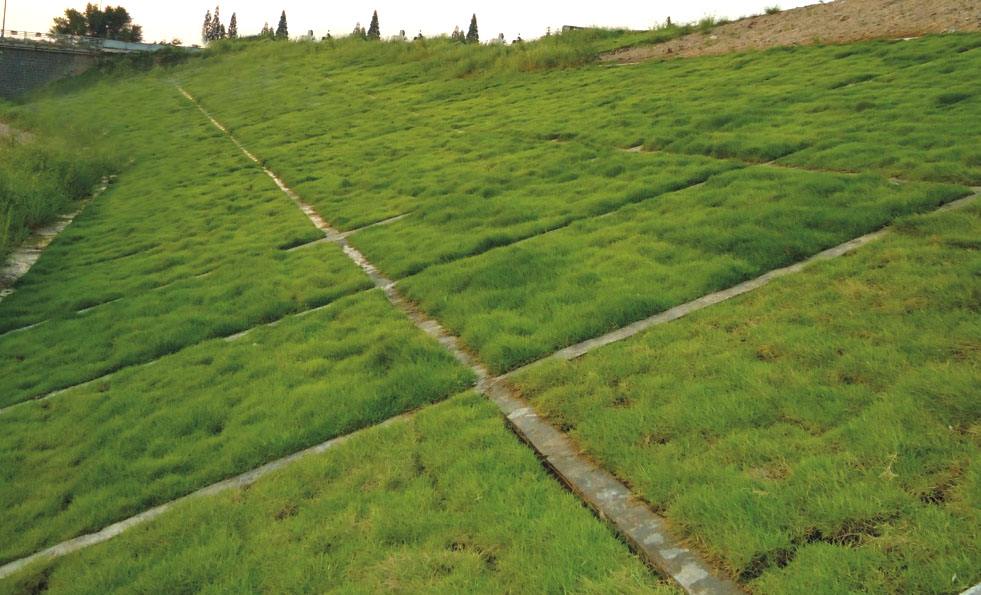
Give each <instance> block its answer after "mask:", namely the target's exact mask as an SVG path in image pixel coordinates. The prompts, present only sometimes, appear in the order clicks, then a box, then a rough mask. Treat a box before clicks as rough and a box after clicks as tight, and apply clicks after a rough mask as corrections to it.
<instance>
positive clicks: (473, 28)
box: [467, 14, 480, 43]
mask: <svg viewBox="0 0 981 595" xmlns="http://www.w3.org/2000/svg"><path fill="white" fill-rule="evenodd" d="M467 43H480V35H478V34H477V15H476V14H474V15H473V16H472V17H470V29H468V30H467Z"/></svg>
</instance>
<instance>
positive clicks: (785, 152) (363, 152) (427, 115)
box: [178, 34, 981, 227]
mask: <svg viewBox="0 0 981 595" xmlns="http://www.w3.org/2000/svg"><path fill="white" fill-rule="evenodd" d="M559 37H562V36H559ZM369 45H370V44H369ZM412 45H413V44H391V45H388V44H376V46H377V47H375V48H374V49H372V48H371V47H367V46H366V44H356V49H358V51H359V52H361V53H357V54H351V52H350V51H348V49H346V48H347V46H344V47H331V46H330V45H329V44H328V45H324V44H293V45H291V46H288V47H285V46H284V44H278V45H277V44H266V45H265V46H263V45H258V46H256V45H253V46H243V49H241V50H240V51H237V52H228V53H225V54H222V55H219V56H217V57H215V58H214V59H213V61H210V62H209V61H207V60H205V61H201V62H200V63H199V64H196V65H192V66H190V67H188V68H186V69H183V70H181V71H180V72H179V74H178V78H180V79H181V80H182V82H183V83H184V84H185V86H186V87H187V88H188V89H189V90H190V91H191V92H192V93H194V94H195V95H196V96H199V97H200V98H201V99H202V101H203V102H204V104H205V105H206V106H208V107H209V109H211V110H213V111H214V112H215V114H216V116H217V117H218V118H219V119H220V120H221V121H223V122H225V123H226V124H229V125H230V126H231V127H232V129H233V130H234V131H235V133H236V134H237V135H238V136H240V137H241V138H242V139H243V141H245V142H246V143H247V144H248V145H249V146H250V147H252V148H253V149H254V150H255V151H256V152H257V153H258V154H259V155H260V156H262V157H263V158H264V159H265V160H266V161H267V163H268V164H269V165H270V166H271V167H272V168H273V169H274V170H275V171H277V172H278V173H280V174H281V175H282V176H283V177H284V179H286V181H287V183H289V184H290V185H291V186H293V187H296V188H297V190H298V191H300V192H302V193H303V194H304V196H306V197H308V199H309V200H311V201H313V202H314V203H316V204H317V205H318V206H321V207H322V210H323V211H324V213H325V215H326V216H327V217H328V218H329V219H330V220H332V221H336V222H337V223H338V224H340V225H341V226H342V227H344V224H345V223H346V222H347V221H348V220H350V219H351V218H352V212H357V213H371V212H373V210H374V209H375V208H376V207H377V206H379V205H381V204H383V203H384V202H386V201H391V200H395V199H397V198H401V199H405V200H410V199H408V198H407V197H410V196H414V194H413V192H412V189H413V185H412V183H411V182H412V180H413V179H414V177H415V176H412V177H407V176H406V175H405V172H409V171H413V172H415V171H417V168H419V167H422V168H423V171H431V170H429V169H428V168H429V167H430V166H433V165H436V163H434V162H431V161H430V159H431V158H435V159H438V160H440V161H442V160H444V159H446V158H447V157H446V156H445V155H444V154H442V153H439V152H438V151H436V150H435V149H432V147H433V146H434V145H437V146H438V144H439V143H454V144H455V145H460V144H464V143H462V142H461V141H466V144H470V145H473V146H480V147H486V146H487V144H486V140H485V139H484V137H485V136H490V137H493V138H494V140H495V142H500V141H498V140H497V137H499V136H500V135H501V134H509V135H513V136H515V137H517V138H518V139H519V141H520V142H521V143H524V142H527V141H529V140H535V139H537V140H547V139H552V138H563V139H577V140H579V141H580V142H582V143H583V144H588V145H592V146H594V147H597V148H599V147H601V146H602V147H610V146H619V147H628V146H633V145H637V144H642V143H643V144H645V145H646V146H647V147H648V148H657V149H662V150H668V151H673V152H679V153H685V154H704V155H711V156H716V157H724V158H730V157H736V158H740V159H743V160H747V161H768V160H771V159H774V158H781V157H783V158H784V160H785V161H787V162H788V163H796V164H800V165H807V166H808V167H816V168H833V169H846V170H849V171H874V172H878V173H882V174H885V175H903V176H905V177H909V178H916V179H924V180H932V181H951V182H959V183H979V182H981V153H979V152H978V149H977V147H976V146H975V144H974V143H971V142H970V140H969V139H970V138H971V137H972V135H973V134H974V133H977V132H979V129H978V126H979V124H978V122H977V118H975V117H974V115H975V113H976V112H977V104H978V102H979V101H981V97H979V96H978V95H977V93H976V90H975V89H972V88H970V85H969V84H967V83H965V82H964V81H966V80H971V79H972V77H973V76H974V74H975V73H977V71H978V70H979V69H981V51H979V50H978V46H979V45H981V35H978V34H962V35H960V34H959V35H945V36H929V37H925V38H922V39H917V40H912V41H907V42H904V41H872V42H864V43H860V44H852V45H848V46H821V47H800V48H777V49H773V50H768V51H764V52H750V53H744V54H729V55H724V56H713V57H706V58H700V59H697V60H668V61H652V62H647V63H643V64H640V65H635V66H630V67H628V68H619V67H609V66H599V65H595V66H586V67H582V68H575V69H571V68H566V69H551V70H545V71H536V72H521V71H517V72H515V71H512V70H500V71H494V70H490V71H486V72H484V71H482V72H477V73H474V74H471V75H468V76H463V77H454V76H451V75H449V73H446V72H444V71H443V68H444V67H445V65H446V64H452V63H453V61H452V60H451V57H452V56H453V54H452V53H451V52H452V51H456V50H453V49H449V48H443V49H439V48H437V47H436V46H433V47H432V48H429V49H428V50H427V51H421V50H416V49H413V48H411V47H410V46H412ZM459 47H464V46H459ZM466 48H467V49H466V51H468V52H482V51H485V49H484V48H477V47H474V46H466ZM352 51H353V50H352ZM486 51H487V52H493V51H496V50H493V49H486ZM371 52H375V53H374V54H371ZM441 52H443V53H441ZM368 55H374V58H372V59H368V58H367V56H368ZM441 58H445V60H444V59H441ZM393 62H394V63H395V64H397V67H395V66H394V65H393ZM805 65H806V67H804V66H805ZM212 68H221V69H223V70H225V71H228V72H240V73H242V76H245V77H247V80H248V84H240V81H239V79H238V78H237V77H216V76H214V75H213V72H214V71H213V70H212ZM856 77H857V78H863V77H864V78H865V81H864V82H862V83H861V84H857V85H852V86H847V84H848V83H847V82H845V83H842V81H850V80H851V81H853V80H855V79H856ZM832 89H834V92H829V90H832ZM951 94H959V95H958V97H959V96H963V98H962V99H960V100H959V101H956V102H954V103H946V102H947V101H949V100H950V99H949V97H953V96H954V95H951ZM869 106H874V109H869ZM381 114H384V116H380V115H381ZM337 122H343V123H344V124H343V126H338V125H336V123H337ZM455 130H462V131H463V132H464V134H462V135H460V136H461V137H462V138H456V135H457V134H459V133H456V132H454V131H455ZM947 130H961V131H963V132H964V133H963V134H958V135H954V136H953V137H951V135H948V134H946V133H945V131H947ZM453 139H456V140H453ZM430 151H436V152H435V153H432V154H431V153H430ZM508 152H509V145H508V143H500V149H499V150H498V152H497V154H506V153H508ZM492 154H493V151H492V148H489V149H487V151H486V152H481V153H477V155H480V156H481V157H482V158H486V157H488V156H489V155H492ZM477 155H475V157H476V156H477ZM366 161H367V162H369V163H373V164H376V165H375V166H373V167H371V168H365V167H364V165H365V163H366ZM476 163H479V161H478V160H476V159H472V160H470V162H469V163H467V160H466V159H458V160H457V164H456V165H455V166H450V167H443V168H441V169H440V170H439V171H440V172H441V175H442V176H443V179H444V180H445V181H446V183H447V185H455V186H457V187H459V186H462V185H465V184H466V182H467V181H468V176H469V175H470V172H471V171H473V170H474V169H475V168H476V165H475V164H476ZM398 165H401V166H403V167H404V169H399V168H398V167H397V166H398ZM442 165H446V164H442ZM338 194H343V195H344V197H345V198H344V199H343V203H344V204H343V206H342V205H338V204H337V201H339V200H342V199H340V198H339V197H338ZM355 203H357V204H358V208H356V209H349V208H344V207H346V206H348V205H353V204H355ZM407 210H409V209H401V210H400V209H394V210H386V211H385V212H384V216H382V213H379V214H378V217H377V218H378V219H382V218H384V217H385V216H391V215H396V214H400V213H401V212H405V211H407Z"/></svg>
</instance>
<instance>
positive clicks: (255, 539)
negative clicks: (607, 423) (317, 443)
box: [6, 394, 678, 593]
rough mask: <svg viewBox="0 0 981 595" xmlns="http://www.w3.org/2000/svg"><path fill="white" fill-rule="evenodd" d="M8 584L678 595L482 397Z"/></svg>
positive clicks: (451, 404)
mask: <svg viewBox="0 0 981 595" xmlns="http://www.w3.org/2000/svg"><path fill="white" fill-rule="evenodd" d="M216 560H220V561H221V563H220V564H216V563H215V561H216ZM6 582H7V583H8V584H7V585H6V587H7V591H8V592H10V593H27V592H32V590H33V589H34V588H35V587H36V586H37V585H39V584H42V583H43V584H44V586H45V589H46V590H47V591H48V592H53V593H58V592H66V591H71V592H74V593H88V592H99V593H104V592H107V591H111V592H116V591H133V590H135V591H142V590H147V589H148V590H152V591H158V590H163V591H174V590H189V591H202V590H204V591H209V590H233V591H330V592H335V591H341V592H349V591H386V592H404V593H417V592H421V591H427V592H432V591H440V592H442V591H467V592H488V593H490V592H493V593H500V592H521V593H525V592H564V591H575V592H589V593H651V592H655V593H675V592H678V590H677V589H675V588H673V587H671V586H669V585H668V584H667V583H665V582H663V581H661V580H659V579H657V578H656V577H655V576H653V575H652V574H651V573H650V571H649V570H648V569H647V568H645V567H644V565H643V564H642V563H641V562H640V561H639V560H638V559H636V558H635V557H634V556H633V555H632V554H630V552H629V551H628V549H627V548H626V546H625V545H623V544H622V543H620V542H618V541H617V540H616V539H615V538H614V537H613V535H612V534H611V533H610V531H609V529H608V528H606V527H605V526H603V524H602V522H601V521H599V520H597V519H596V518H595V517H594V516H593V515H592V514H590V513H589V512H588V511H587V510H586V509H584V508H583V507H582V505H581V504H580V503H579V502H578V500H577V499H576V498H575V496H573V495H572V494H569V493H568V492H566V491H565V490H563V489H562V488H561V487H560V486H559V484H558V483H557V482H556V481H554V480H553V479H551V478H550V477H548V475H547V474H546V473H545V472H544V471H543V469H542V467H541V465H540V464H539V462H538V461H537V460H536V458H535V456H534V455H533V454H531V453H530V452H529V451H528V450H527V449H526V448H524V446H523V445H521V443H520V442H519V441H518V440H517V439H516V438H515V437H514V436H513V435H512V434H510V433H509V432H508V431H507V430H506V429H505V428H504V426H503V420H502V419H501V418H500V416H499V415H497V414H496V409H495V408H494V406H493V405H491V404H490V403H488V402H487V401H486V400H484V399H482V398H480V397H477V396H476V395H473V394H464V395H460V396H457V397H455V398H453V399H451V400H450V401H448V402H446V403H441V404H439V405H436V406H434V407H430V408H427V409H425V410H424V411H421V412H419V413H418V414H416V415H415V416H414V417H413V418H411V419H409V420H407V421H400V422H398V423H396V424H393V425H391V426H388V427H385V428H376V429H373V430H371V431H370V432H369V433H367V434H366V435H363V436H358V437H356V438H354V439H352V440H351V441H349V442H347V443H345V444H343V445H339V446H337V447H335V448H333V449H331V450H329V451H327V452H326V453H324V454H322V455H317V456H314V457H312V458H309V459H306V460H303V461H300V462H298V463H295V464H293V465H290V466H289V467H288V468H286V469H281V470H279V471H277V472H275V473H274V474H273V475H271V476H268V477H265V478H262V479H260V480H259V482H258V483H256V484H255V485H254V486H252V487H250V488H249V489H245V490H235V491H234V492H232V493H227V494H222V495H220V496H215V497H210V496H209V497H206V498H202V499H198V500H194V501H190V502H186V503H184V504H182V505H180V506H179V507H178V508H176V509H174V510H172V511H170V512H168V513H167V514H165V515H164V516H162V517H159V518H158V519H156V520H154V521H152V522H151V523H149V524H147V525H145V526H141V527H138V528H136V529H132V530H130V531H129V532H127V533H125V534H123V535H122V536H120V537H117V538H116V539H114V540H112V541H110V542H108V543H104V544H100V545H97V546H94V547H91V548H89V549H86V550H84V551H81V552H78V553H76V554H72V555H70V556H67V557H65V558H61V559H59V560H58V561H56V562H53V563H44V564H43V565H35V566H33V567H31V568H30V569H28V570H25V571H23V572H22V573H20V574H19V575H17V576H15V577H12V578H10V579H8V580H7V581H6Z"/></svg>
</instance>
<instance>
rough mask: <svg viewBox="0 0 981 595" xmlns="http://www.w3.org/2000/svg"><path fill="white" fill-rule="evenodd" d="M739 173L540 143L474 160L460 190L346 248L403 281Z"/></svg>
mask: <svg viewBox="0 0 981 595" xmlns="http://www.w3.org/2000/svg"><path fill="white" fill-rule="evenodd" d="M737 166H738V164H737V163H735V162H731V161H718V160H714V159H706V158H700V157H689V156H677V155H665V154H646V155H642V156H634V155H627V154H624V153H623V152H622V151H618V150H616V149H604V150H596V149H590V148H586V147H583V146H579V145H576V144H575V143H563V144H555V143H539V144H537V145H536V146H534V147H533V148H531V149H529V150H525V151H520V152H517V153H515V154H512V155H509V156H507V157H500V156H495V157H489V158H487V159H483V158H482V159H480V160H479V162H478V163H475V164H474V168H473V169H472V170H471V175H470V176H469V178H470V179H469V181H468V182H467V184H466V185H464V186H462V187H460V188H457V189H455V191H451V192H448V193H440V194H439V196H438V198H435V199H431V200H429V201H427V202H426V203H425V204H422V205H420V206H419V207H417V208H416V209H415V210H414V211H413V212H412V213H411V215H410V216H409V217H406V218H405V219H403V220H401V221H398V222H395V223H392V224H389V225H384V226H378V227H373V228H371V229H367V230H364V231H363V232H359V233H357V234H355V235H354V236H352V238H351V242H352V243H353V244H354V245H356V246H357V247H358V248H359V249H360V250H361V251H362V252H363V253H364V254H365V256H366V257H367V258H368V259H369V260H371V261H372V262H374V263H375V264H377V265H378V266H379V267H380V268H381V269H382V270H383V271H385V272H387V273H389V274H391V275H393V276H394V277H404V276H406V275H411V274H415V273H417V272H419V271H421V270H422V269H424V268H425V267H427V266H429V265H432V264H435V263H439V262H448V261H453V260H456V259H458V258H461V257H464V256H471V255H474V254H478V253H480V252H485V251H487V250H489V249H491V248H494V247H496V246H501V245H507V244H511V243H514V242H516V241H518V240H521V239H524V238H527V237H530V236H533V235H537V234H541V233H544V232H546V231H550V230H554V229H557V228H559V227H562V226H565V225H568V224H569V223H571V222H573V221H575V220H578V219H584V218H588V217H593V216H597V215H602V214H606V213H610V212H612V211H614V210H616V209H618V208H620V207H622V206H624V205H627V204H631V203H635V202H641V201H644V200H647V199H649V198H652V197H655V196H657V195H659V194H663V193H666V192H671V191H675V190H679V189H681V188H684V187H687V186H691V185H694V184H696V183H699V182H703V181H705V180H706V179H708V177H709V176H711V175H713V174H717V173H720V172H723V171H726V170H728V169H732V168H734V167H737ZM478 169H479V171H480V172H481V173H479V174H478V173H476V171H475V170H478ZM413 179H414V180H415V177H414V178H413Z"/></svg>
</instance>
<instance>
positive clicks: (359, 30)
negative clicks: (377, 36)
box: [351, 21, 368, 39]
mask: <svg viewBox="0 0 981 595" xmlns="http://www.w3.org/2000/svg"><path fill="white" fill-rule="evenodd" d="M351 37H356V38H358V39H367V37H368V34H367V33H366V32H365V30H364V27H362V26H361V21H358V23H357V24H356V25H355V26H354V31H351Z"/></svg>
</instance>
